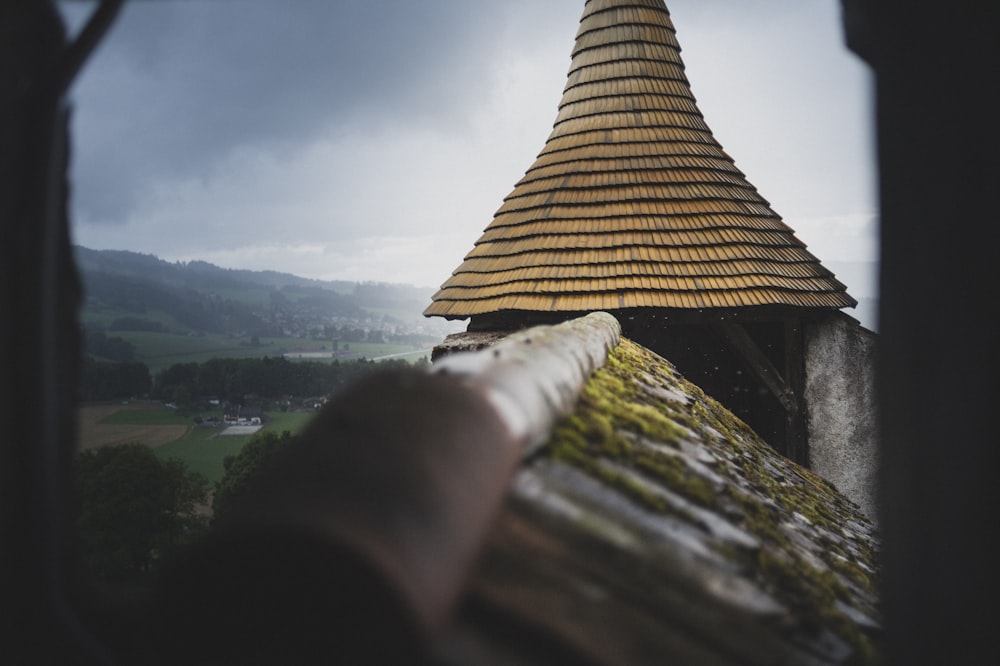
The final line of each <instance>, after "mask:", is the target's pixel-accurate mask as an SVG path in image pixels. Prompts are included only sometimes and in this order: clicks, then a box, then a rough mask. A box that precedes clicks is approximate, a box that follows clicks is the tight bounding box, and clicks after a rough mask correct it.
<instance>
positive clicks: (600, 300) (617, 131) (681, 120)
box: [424, 0, 857, 319]
mask: <svg viewBox="0 0 1000 666" xmlns="http://www.w3.org/2000/svg"><path fill="white" fill-rule="evenodd" d="M856 303H857V302H856V301H855V300H854V299H853V298H852V297H851V296H850V295H848V294H847V292H846V287H845V286H844V285H843V284H842V283H841V282H839V281H838V280H837V279H836V278H835V277H834V275H833V273H831V272H830V271H829V270H827V269H826V268H825V267H823V266H822V265H821V264H820V262H819V259H817V258H816V257H815V256H813V255H812V254H811V253H810V252H809V251H808V250H807V249H806V246H805V244H804V243H803V242H802V241H800V240H799V239H798V238H796V236H795V235H794V232H793V230H792V229H790V228H789V227H788V226H786V225H785V223H784V222H783V221H782V219H781V218H780V217H779V216H778V214H777V213H775V212H774V210H772V209H771V207H770V204H769V203H768V202H767V201H766V200H765V199H764V198H763V197H762V196H761V195H760V194H759V193H758V192H757V190H756V188H755V187H754V186H753V185H751V184H750V183H749V182H748V181H747V179H746V177H745V176H744V174H743V173H742V172H741V171H740V170H739V169H738V168H736V166H735V164H734V162H733V159H732V158H731V157H730V156H729V155H727V154H726V152H725V151H724V150H723V149H722V146H721V145H719V143H718V142H717V141H716V140H715V138H714V137H713V136H712V132H711V130H710V129H709V127H708V125H707V124H706V123H705V120H704V118H703V117H702V115H701V112H700V111H699V110H698V106H697V104H696V102H695V98H694V95H693V94H692V93H691V89H690V85H689V83H688V80H687V77H686V76H685V74H684V64H683V62H682V60H681V57H680V46H679V45H678V43H677V39H676V36H675V30H674V26H673V23H672V21H671V18H670V14H669V12H668V10H667V7H666V5H665V3H664V1H663V0H587V3H586V6H585V8H584V12H583V17H582V19H581V21H580V28H579V30H578V32H577V35H576V45H575V47H574V49H573V53H572V62H571V65H570V69H569V75H568V80H567V83H566V87H565V89H564V92H563V98H562V101H561V102H560V104H559V112H558V116H557V118H556V121H555V123H554V126H553V131H552V133H551V134H550V135H549V138H548V140H547V141H546V143H545V147H544V148H543V150H542V152H541V153H540V154H539V155H538V157H537V159H536V160H535V162H534V164H533V165H532V166H531V168H529V169H528V171H527V172H526V173H525V175H524V177H523V178H522V179H521V180H520V181H518V183H517V184H516V185H515V187H514V190H513V191H512V192H511V193H510V194H509V195H508V196H507V197H506V198H505V199H504V202H503V204H502V205H501V206H500V208H499V209H498V210H497V212H496V214H495V215H494V218H493V221H492V222H491V223H490V224H489V225H488V226H487V227H486V229H485V231H484V232H483V234H482V236H481V237H480V238H479V240H477V241H476V243H475V247H474V248H473V249H472V251H470V252H469V253H468V254H467V255H466V256H465V259H464V261H463V262H462V264H461V265H460V266H459V267H458V268H457V269H455V271H454V272H453V274H452V276H451V277H450V278H448V280H447V281H445V282H444V284H443V285H442V286H441V289H440V290H439V291H438V292H437V293H436V294H435V295H434V296H433V299H432V303H431V305H430V306H429V307H428V308H427V309H426V310H425V311H424V314H425V315H426V316H443V317H446V318H449V319H462V318H466V317H469V316H473V315H481V314H488V313H494V312H498V311H503V310H527V311H541V312H586V311H593V310H620V309H625V308H641V307H654V308H685V309H693V308H734V307H746V306H764V305H784V306H795V307H805V308H825V309H838V308H843V307H853V306H854V305H856Z"/></svg>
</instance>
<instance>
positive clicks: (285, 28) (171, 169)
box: [63, 0, 877, 298]
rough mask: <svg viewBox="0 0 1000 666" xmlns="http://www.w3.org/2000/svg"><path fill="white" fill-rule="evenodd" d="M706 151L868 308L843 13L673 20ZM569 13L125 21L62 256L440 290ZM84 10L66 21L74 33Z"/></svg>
mask: <svg viewBox="0 0 1000 666" xmlns="http://www.w3.org/2000/svg"><path fill="white" fill-rule="evenodd" d="M667 5H668V7H669V8H670V10H671V14H672V16H673V19H674V23H675V26H676V28H677V34H678V39H679V41H680V44H681V47H682V49H683V51H682V57H683V58H684V61H685V64H686V66H687V72H688V78H689V79H690V81H691V84H692V90H693V92H694V94H695V96H696V98H697V99H698V104H699V107H700V109H701V111H702V113H703V114H704V116H705V119H706V121H707V122H708V124H709V126H710V127H711V128H712V130H713V132H714V134H715V136H716V138H717V139H718V140H719V142H720V143H721V144H722V146H723V147H724V148H725V149H726V151H727V152H728V153H729V154H730V155H732V156H733V158H734V159H735V160H736V165H737V166H738V167H739V168H740V169H741V170H742V171H743V172H744V173H746V174H747V177H748V179H749V180H750V182H751V183H753V184H754V185H755V186H756V187H757V189H758V190H759V191H760V193H761V194H762V195H763V196H764V197H765V198H766V199H768V200H769V201H770V202H771V204H772V206H773V208H774V209H775V210H776V211H777V212H778V213H779V214H780V215H781V216H782V217H783V218H784V220H785V222H786V223H787V224H788V225H789V226H790V227H792V228H793V229H794V230H795V231H796V234H797V235H798V236H799V238H800V239H802V240H803V241H805V242H806V244H807V245H808V246H809V249H810V250H811V251H812V252H813V253H814V254H815V255H817V256H818V257H819V258H820V259H821V260H822V261H823V262H824V264H826V265H827V266H828V267H829V268H831V270H834V272H836V273H837V274H838V276H839V277H841V279H842V280H844V281H845V282H846V283H847V284H848V287H849V291H850V293H851V294H852V295H854V296H855V297H856V298H862V297H867V296H873V295H875V293H876V288H875V283H874V278H873V275H874V273H873V271H872V267H873V265H874V262H875V261H876V259H877V244H876V236H877V229H876V221H875V220H876V204H875V192H874V168H873V167H874V162H873V160H874V155H873V150H872V141H871V124H872V118H871V112H872V109H871V101H870V90H869V87H870V77H869V74H868V71H867V69H866V68H865V66H864V65H863V64H862V63H861V62H860V60H858V59H857V58H856V57H855V56H854V55H853V54H851V53H850V52H849V51H848V50H847V49H846V47H845V46H844V39H843V30H842V28H841V25H840V15H839V11H840V2H839V0H668V3H667ZM583 6H584V1H583V0H507V1H505V2H486V1H480V0H420V1H419V2H416V1H414V0H172V1H167V0H162V1H159V2H137V1H135V0H133V1H132V2H129V3H127V4H126V6H125V9H124V10H123V12H122V14H121V16H120V17H119V19H118V21H117V22H116V24H115V26H114V27H113V29H112V31H111V32H110V34H109V35H108V36H107V38H106V39H105V41H104V42H103V43H102V45H101V46H100V48H99V49H98V51H97V52H96V53H95V55H94V56H93V57H92V58H91V60H90V61H89V63H88V64H87V66H86V68H85V69H84V70H83V72H82V74H81V76H80V78H79V79H78V81H77V83H76V85H75V87H74V89H73V90H72V93H71V95H72V98H71V101H72V102H73V107H74V120H73V129H74V135H73V143H74V153H73V157H72V164H71V175H72V179H73V191H72V210H73V218H74V221H73V235H74V242H76V243H78V244H80V245H84V246H86V247H90V248H94V249H128V250H134V251H138V252H144V253H150V254H155V255H157V256H159V257H161V258H163V259H167V260H170V261H175V260H192V259H201V260H205V261H209V262H212V263H215V264H218V265H221V266H225V267H231V268H249V269H272V270H279V271H286V272H290V273H294V274H296V275H300V276H303V277H312V278H319V279H340V280H354V281H367V280H375V281H385V282H401V283H410V284H416V285H421V286H433V287H436V286H438V285H440V284H441V283H442V282H443V281H444V280H445V279H446V278H447V277H448V276H449V275H450V273H451V271H452V270H453V269H454V268H456V267H457V266H458V265H459V263H461V260H462V257H463V256H464V255H465V254H466V252H468V251H469V250H470V249H471V248H472V244H473V243H474V242H475V240H476V239H477V238H478V237H479V235H480V234H481V232H482V230H483V229H484V228H485V227H486V225H487V224H489V222H490V220H491V219H492V217H493V213H494V212H495V211H496V209H497V208H498V207H499V206H500V204H501V202H502V199H503V197H504V196H505V195H506V194H508V193H509V192H510V191H511V189H512V188H513V185H514V183H515V182H516V181H517V180H518V179H519V178H520V177H521V175H523V173H524V172H525V170H526V169H527V168H528V167H529V166H530V165H531V163H532V162H533V161H534V158H535V156H536V155H537V154H538V152H539V151H540V150H541V149H542V147H543V146H544V143H545V139H546V137H547V136H548V134H549V132H550V131H551V129H552V123H553V121H554V120H555V116H556V107H557V104H558V102H559V99H560V98H561V96H562V89H563V86H564V84H565V82H566V74H567V71H568V68H569V63H570V52H571V50H572V47H573V41H574V35H575V33H576V29H577V25H578V22H579V19H580V15H581V13H582V10H583ZM91 7H92V5H91V4H90V3H84V2H73V3H69V4H66V5H63V9H64V12H65V15H66V16H67V24H68V26H69V28H70V30H71V31H72V30H74V29H75V28H76V27H77V26H78V25H79V22H80V20H81V18H82V17H83V16H84V15H86V13H87V11H88V10H89V9H90V8H91Z"/></svg>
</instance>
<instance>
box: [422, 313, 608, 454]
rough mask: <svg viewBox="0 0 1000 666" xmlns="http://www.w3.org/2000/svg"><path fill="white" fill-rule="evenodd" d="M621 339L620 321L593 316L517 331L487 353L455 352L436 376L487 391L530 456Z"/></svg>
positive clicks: (440, 363)
mask: <svg viewBox="0 0 1000 666" xmlns="http://www.w3.org/2000/svg"><path fill="white" fill-rule="evenodd" d="M620 340H621V325H620V324H619V323H618V320H617V319H615V317H614V316H612V315H610V314H608V313H607V312H592V313H590V314H587V315H585V316H583V317H579V318H577V319H571V320H569V321H565V322H562V323H560V324H555V325H540V326H534V327H532V328H528V329H524V330H522V331H518V332H516V333H512V334H510V335H508V336H506V337H503V338H502V339H500V340H499V341H498V342H496V343H495V344H492V345H491V346H488V347H486V348H483V349H478V350H475V351H457V352H452V353H449V354H448V355H447V356H444V357H442V358H440V359H439V360H437V361H435V362H434V364H433V365H432V367H431V369H430V372H432V373H438V374H448V375H453V376H457V377H459V378H461V379H462V380H463V381H464V383H465V384H466V385H468V386H469V387H470V388H471V389H472V390H475V391H477V392H479V393H481V394H482V395H483V397H484V398H485V399H486V400H487V402H488V403H489V404H491V405H492V406H493V408H494V409H495V410H496V412H497V414H498V415H499V416H500V418H501V420H502V421H503V422H504V423H505V425H506V426H507V428H508V430H509V431H510V433H511V436H512V437H514V438H515V440H516V441H518V442H519V443H520V446H521V449H522V451H523V453H524V454H525V455H528V454H529V453H531V452H532V451H534V450H536V449H537V448H538V447H539V446H541V445H542V444H544V443H545V442H546V441H547V440H548V438H549V435H550V433H551V431H552V427H553V426H554V425H555V423H556V421H557V420H558V419H560V418H561V417H563V416H566V415H568V414H570V413H571V412H572V411H573V409H574V407H575V405H576V402H577V398H578V397H579V396H580V392H581V391H582V390H583V386H584V384H585V383H586V382H587V379H588V378H589V377H590V375H591V374H593V373H594V371H596V370H598V369H600V368H602V367H604V364H605V362H606V361H607V358H608V354H609V353H610V352H611V350H613V349H614V348H615V347H617V346H618V343H619V341H620Z"/></svg>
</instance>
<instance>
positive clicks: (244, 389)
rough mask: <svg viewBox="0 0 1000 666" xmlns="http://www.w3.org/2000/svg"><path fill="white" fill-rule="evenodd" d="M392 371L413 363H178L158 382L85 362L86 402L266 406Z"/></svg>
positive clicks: (135, 370)
mask: <svg viewBox="0 0 1000 666" xmlns="http://www.w3.org/2000/svg"><path fill="white" fill-rule="evenodd" d="M423 362H426V361H423ZM392 365H408V362H407V361H404V360H399V359H389V360H385V361H371V360H367V359H352V360H347V361H340V360H335V361H332V362H329V363H321V362H315V361H289V360H288V359H286V358H284V357H283V356H278V357H267V356H265V357H263V358H216V359H211V360H208V361H205V362H202V363H194V362H192V363H175V364H174V365H172V366H170V367H168V368H166V369H164V370H162V371H161V372H159V373H157V375H156V376H155V377H153V376H152V375H151V374H150V372H149V368H148V367H147V366H146V365H145V364H144V363H141V362H138V361H122V362H117V363H114V362H107V361H99V360H95V359H92V358H85V359H84V361H83V368H82V372H81V386H80V399H81V400H82V401H85V402H93V401H102V400H126V399H131V398H138V397H146V398H149V399H152V400H161V401H164V402H173V403H175V404H177V405H178V406H187V405H191V404H193V403H196V402H198V401H201V400H206V399H209V398H214V399H217V400H219V401H223V402H230V403H242V402H243V401H244V400H245V399H246V398H247V396H254V397H255V398H257V399H261V400H276V399H278V398H282V397H284V396H299V397H312V396H324V395H328V394H330V393H333V392H334V391H336V390H337V389H339V388H340V387H342V386H344V385H345V384H347V383H349V382H351V381H353V380H354V379H356V378H358V377H360V376H362V375H364V374H365V373H368V372H371V371H372V370H373V369H375V367H386V366H392Z"/></svg>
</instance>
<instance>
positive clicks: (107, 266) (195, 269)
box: [74, 246, 464, 340]
mask: <svg viewBox="0 0 1000 666" xmlns="http://www.w3.org/2000/svg"><path fill="white" fill-rule="evenodd" d="M74 252H75V255H76V261H77V266H78V268H79V270H80V274H81V278H82V282H83V287H84V296H85V301H84V307H83V313H82V319H83V322H84V325H85V326H88V327H90V328H95V327H96V328H104V329H106V330H111V331H113V330H156V331H162V332H172V333H183V334H199V333H201V334H203V333H213V334H231V335H256V336H265V335H266V336H271V337H274V336H283V335H291V336H299V335H307V334H315V333H316V332H317V331H321V330H323V329H324V327H326V329H327V330H329V328H330V327H346V326H351V327H361V328H365V329H370V328H372V327H383V328H386V329H389V328H391V329H392V330H393V331H394V332H396V333H413V334H418V335H425V336H426V337H427V339H428V340H432V339H438V340H439V339H441V338H442V337H444V336H445V335H447V334H448V333H450V332H454V331H455V330H460V329H461V328H462V327H464V324H461V325H459V324H456V323H455V322H445V321H444V320H441V319H440V318H431V319H428V318H426V317H423V315H422V312H423V309H424V308H425V307H427V305H428V304H429V303H430V302H431V296H432V294H433V292H434V290H433V289H432V288H429V287H414V286H411V285H399V284H390V283H378V282H349V281H339V280H338V281H323V280H313V279H308V278H303V277H299V276H296V275H292V274H289V273H279V272H277V271H250V270H235V269H228V268H220V267H219V266H215V265H213V264H210V263H207V262H204V261H190V262H167V261H164V260H162V259H159V258H158V257H156V256H154V255H151V254H142V253H138V252H129V251H123V250H93V249H89V248H85V247H82V246H75V247H74ZM456 327H457V328H456Z"/></svg>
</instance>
